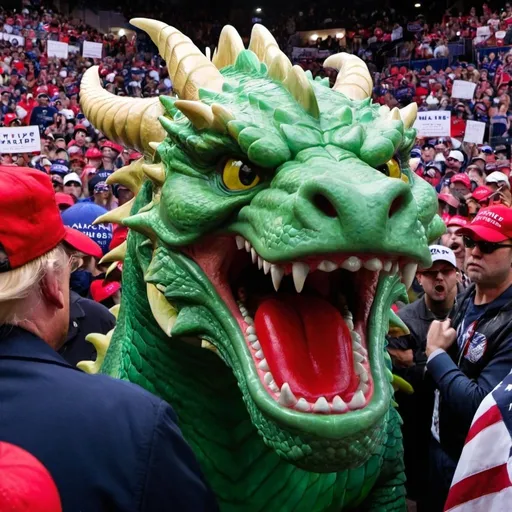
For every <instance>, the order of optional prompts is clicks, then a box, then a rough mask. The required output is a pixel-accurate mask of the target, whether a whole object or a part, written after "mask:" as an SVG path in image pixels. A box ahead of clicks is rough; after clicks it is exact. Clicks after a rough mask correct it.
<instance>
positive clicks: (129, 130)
mask: <svg viewBox="0 0 512 512" xmlns="http://www.w3.org/2000/svg"><path fill="white" fill-rule="evenodd" d="M80 104H81V106H82V110H83V111H84V114H85V116H86V117H87V119H88V120H89V121H90V122H91V123H92V124H93V125H94V126H95V127H96V128H97V129H98V130H100V131H101V132H102V133H104V134H105V135H106V136H107V137H108V138H109V139H111V140H114V141H115V142H117V143H118V144H121V145H123V146H126V147H128V148H134V149H137V150H138V151H140V152H142V153H144V155H145V156H147V157H150V156H151V155H153V153H154V149H153V148H151V146H150V144H149V143H150V142H151V141H162V140H164V138H165V135H166V134H165V130H164V129H163V128H162V125H161V124H160V122H159V121H158V117H159V116H163V115H164V114H165V111H164V108H163V106H162V104H161V103H160V100H159V99H158V98H123V97H120V96H116V95H115V94H111V93H110V92H108V91H106V90H105V89H103V87H102V86H101V82H100V77H99V74H98V66H93V67H91V68H89V69H88V70H87V71H86V72H85V74H84V76H83V78H82V84H81V87H80Z"/></svg>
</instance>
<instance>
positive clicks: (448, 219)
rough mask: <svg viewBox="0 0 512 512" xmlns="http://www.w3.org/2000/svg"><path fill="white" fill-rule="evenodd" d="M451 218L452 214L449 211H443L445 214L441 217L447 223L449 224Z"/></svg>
mask: <svg viewBox="0 0 512 512" xmlns="http://www.w3.org/2000/svg"><path fill="white" fill-rule="evenodd" d="M451 218H452V216H451V215H450V214H449V213H443V215H442V216H441V219H442V221H443V222H444V223H445V224H448V222H450V219H451Z"/></svg>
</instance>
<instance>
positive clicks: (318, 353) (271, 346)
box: [255, 295, 357, 401]
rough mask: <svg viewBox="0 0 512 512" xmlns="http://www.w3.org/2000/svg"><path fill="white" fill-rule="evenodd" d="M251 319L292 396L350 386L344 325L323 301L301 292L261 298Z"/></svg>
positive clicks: (342, 391)
mask: <svg viewBox="0 0 512 512" xmlns="http://www.w3.org/2000/svg"><path fill="white" fill-rule="evenodd" d="M255 323H256V333H257V335H258V339H259V341H260V344H261V346H262V349H263V353H264V354H265V358H266V360H267V363H268V365H269V368H270V371H271V373H272V375H273V377H274V380H275V381H276V384H277V385H278V386H279V387H281V386H282V385H283V383H284V382H288V384H289V385H290V387H291V389H292V391H293V392H294V393H295V395H296V396H299V397H304V398H306V399H307V400H310V401H311V400H313V401H315V400H316V399H317V398H318V397H320V396H324V397H326V398H327V400H332V398H333V397H334V396H335V395H340V396H341V397H342V398H343V396H344V395H346V394H347V393H348V392H350V391H355V389H356V387H357V380H356V377H355V374H354V364H353V360H352V339H351V336H350V331H349V329H348V327H347V324H346V323H345V322H344V320H343V318H342V316H341V314H340V313H339V311H338V310H337V309H336V308H335V307H334V306H332V305H331V304H330V303H329V302H327V301H326V300H324V299H321V298H318V297H311V296H307V295H283V296H280V297H279V298H278V299H276V298H271V299H266V300H264V301H263V302H262V303H261V304H260V306H259V307H258V310H257V311H256V318H255Z"/></svg>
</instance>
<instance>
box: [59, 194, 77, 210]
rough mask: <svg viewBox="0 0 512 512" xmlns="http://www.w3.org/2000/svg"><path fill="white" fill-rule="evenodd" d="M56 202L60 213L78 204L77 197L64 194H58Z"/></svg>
mask: <svg viewBox="0 0 512 512" xmlns="http://www.w3.org/2000/svg"><path fill="white" fill-rule="evenodd" d="M55 201H56V203H57V206H58V207H59V211H60V212H63V211H64V210H67V209H68V208H70V207H71V206H73V205H74V204H75V203H76V198H75V196H72V195H71V194H64V193H62V192H56V193H55Z"/></svg>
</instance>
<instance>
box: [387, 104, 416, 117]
mask: <svg viewBox="0 0 512 512" xmlns="http://www.w3.org/2000/svg"><path fill="white" fill-rule="evenodd" d="M415 105H416V103H415ZM391 119H392V120H393V121H401V120H402V117H401V116H400V109H398V108H397V107H395V108H393V110H391Z"/></svg>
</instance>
